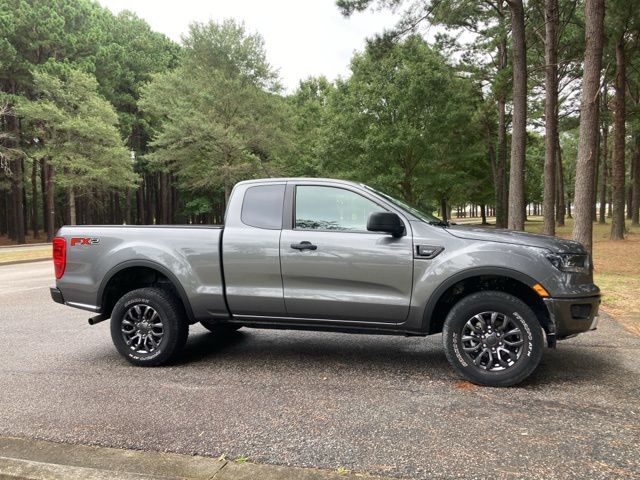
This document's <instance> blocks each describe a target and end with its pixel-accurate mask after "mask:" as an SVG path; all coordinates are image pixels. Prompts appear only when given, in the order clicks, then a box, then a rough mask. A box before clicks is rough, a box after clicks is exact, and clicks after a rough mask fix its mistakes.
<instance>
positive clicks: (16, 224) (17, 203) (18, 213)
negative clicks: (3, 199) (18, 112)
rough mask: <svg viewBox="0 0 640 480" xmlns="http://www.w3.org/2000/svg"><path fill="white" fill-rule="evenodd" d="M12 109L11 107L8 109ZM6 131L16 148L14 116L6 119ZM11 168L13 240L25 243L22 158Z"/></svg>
mask: <svg viewBox="0 0 640 480" xmlns="http://www.w3.org/2000/svg"><path fill="white" fill-rule="evenodd" d="M10 108H12V107H10ZM6 119H7V120H6V122H7V129H8V130H9V131H10V132H11V133H12V134H13V135H14V137H15V140H11V141H10V143H11V144H12V145H13V146H14V147H17V146H18V138H20V128H19V126H18V119H17V118H16V116H15V115H13V113H12V114H10V115H7V117H6ZM12 163H13V166H12V168H11V173H12V175H11V193H12V196H13V199H12V200H13V201H12V203H13V205H12V206H13V215H12V224H13V225H12V227H13V228H12V230H13V239H14V240H15V241H16V243H25V238H24V237H25V228H24V220H25V218H24V191H23V190H24V185H23V183H22V182H23V175H24V173H23V169H22V167H23V164H22V158H16V159H14V160H13V162H12Z"/></svg>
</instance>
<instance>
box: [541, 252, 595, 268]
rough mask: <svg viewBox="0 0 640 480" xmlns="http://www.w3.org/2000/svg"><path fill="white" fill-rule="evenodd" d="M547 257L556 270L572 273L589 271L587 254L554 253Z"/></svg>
mask: <svg viewBox="0 0 640 480" xmlns="http://www.w3.org/2000/svg"><path fill="white" fill-rule="evenodd" d="M547 259H548V260H549V261H550V262H551V264H552V265H553V266H554V267H556V268H557V269H558V270H561V271H563V272H573V273H588V272H589V255H586V254H584V253H554V254H551V255H547Z"/></svg>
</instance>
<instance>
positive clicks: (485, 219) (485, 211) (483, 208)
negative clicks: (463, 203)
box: [480, 203, 487, 225]
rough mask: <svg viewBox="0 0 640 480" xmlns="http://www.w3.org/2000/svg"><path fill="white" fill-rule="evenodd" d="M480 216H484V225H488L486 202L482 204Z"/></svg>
mask: <svg viewBox="0 0 640 480" xmlns="http://www.w3.org/2000/svg"><path fill="white" fill-rule="evenodd" d="M480 217H482V225H487V209H486V207H485V205H484V203H483V204H481V205H480Z"/></svg>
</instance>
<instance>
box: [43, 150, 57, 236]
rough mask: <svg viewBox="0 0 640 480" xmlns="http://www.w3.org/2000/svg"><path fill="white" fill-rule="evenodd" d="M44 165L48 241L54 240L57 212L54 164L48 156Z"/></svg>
mask: <svg viewBox="0 0 640 480" xmlns="http://www.w3.org/2000/svg"><path fill="white" fill-rule="evenodd" d="M43 167H44V170H45V189H46V192H47V193H46V199H45V206H44V209H45V216H46V217H47V242H51V241H52V240H53V235H54V233H55V229H56V212H55V201H54V200H55V197H54V191H53V188H54V186H53V165H51V164H50V163H49V162H48V161H47V159H46V158H44V159H43Z"/></svg>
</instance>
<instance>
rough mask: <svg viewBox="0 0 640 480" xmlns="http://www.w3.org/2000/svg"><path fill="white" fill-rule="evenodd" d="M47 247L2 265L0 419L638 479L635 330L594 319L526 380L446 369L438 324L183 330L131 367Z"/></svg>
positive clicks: (320, 452)
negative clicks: (61, 289) (73, 301)
mask: <svg viewBox="0 0 640 480" xmlns="http://www.w3.org/2000/svg"><path fill="white" fill-rule="evenodd" d="M52 283H53V281H52V267H51V265H50V263H49V262H45V263H32V264H24V265H13V266H4V267H0V392H1V393H0V435H15V436H24V437H32V438H40V439H47V440H54V441H63V442H71V443H86V444H97V445H104V446H116V447H117V446H126V447H130V448H138V449H149V450H157V451H173V452H179V453H198V454H202V455H211V456H219V455H220V454H221V453H225V454H226V455H227V457H235V456H238V455H246V456H247V457H249V458H250V459H251V460H252V461H257V462H264V463H274V464H292V465H299V466H318V467H324V468H336V467H337V466H343V467H345V468H348V469H352V470H355V471H362V472H372V473H378V474H385V475H391V476H398V477H411V478H486V477H487V476H490V475H492V476H495V477H498V478H523V477H526V478H545V479H547V478H578V477H580V478H589V479H597V478H640V337H637V336H633V335H632V334H630V333H628V332H627V331H625V330H624V329H623V328H622V327H620V326H619V325H618V324H617V323H616V322H614V321H613V320H611V319H609V318H606V317H605V318H604V319H603V320H602V322H601V328H600V329H599V330H598V331H597V332H592V333H590V334H585V335H583V336H582V337H578V338H575V339H571V340H567V341H565V342H562V343H560V346H559V348H558V349H557V350H555V351H552V350H547V351H546V352H545V356H544V358H543V363H542V365H541V367H540V368H539V369H538V371H537V373H535V374H534V375H533V377H532V378H531V379H530V380H529V381H527V383H525V384H524V385H522V386H520V387H517V388H510V389H489V388H481V387H475V386H472V385H470V384H468V383H466V382H461V381H459V380H458V379H457V377H456V376H455V374H454V373H453V372H452V370H451V369H450V368H449V366H448V364H447V362H446V359H445V356H444V353H443V351H442V348H441V345H440V337H439V336H435V337H432V338H427V339H424V338H403V337H391V336H364V335H348V334H333V333H306V332H284V331H283V332H280V331H269V330H249V329H243V330H240V331H239V332H237V334H234V335H232V336H229V337H227V338H216V337H215V336H214V335H213V334H210V333H208V332H207V331H206V330H204V329H203V328H201V327H200V326H194V327H192V329H191V335H190V338H189V343H188V345H187V351H186V353H185V355H184V356H183V359H182V360H181V362H180V363H179V364H177V365H174V366H171V367H167V368H156V369H141V368H135V367H132V366H130V365H129V364H127V363H126V362H125V361H124V360H123V359H121V358H120V357H119V356H118V354H117V353H116V351H115V349H114V348H113V347H112V345H111V340H110V336H109V326H108V323H107V322H104V323H101V324H99V325H96V326H94V327H91V326H89V325H88V324H87V322H86V320H87V318H88V316H89V314H88V312H82V311H80V310H74V309H70V308H68V307H63V306H61V305H57V304H54V303H53V302H51V301H50V299H49V293H48V289H47V288H46V287H48V286H49V285H51V284H52Z"/></svg>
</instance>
